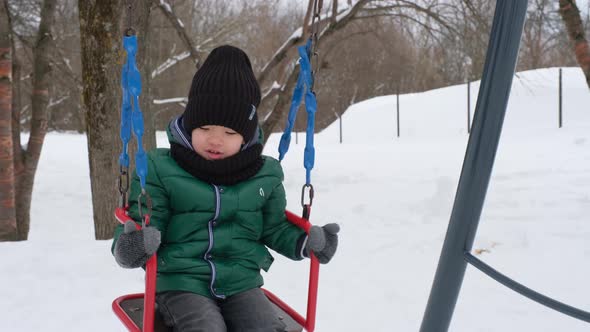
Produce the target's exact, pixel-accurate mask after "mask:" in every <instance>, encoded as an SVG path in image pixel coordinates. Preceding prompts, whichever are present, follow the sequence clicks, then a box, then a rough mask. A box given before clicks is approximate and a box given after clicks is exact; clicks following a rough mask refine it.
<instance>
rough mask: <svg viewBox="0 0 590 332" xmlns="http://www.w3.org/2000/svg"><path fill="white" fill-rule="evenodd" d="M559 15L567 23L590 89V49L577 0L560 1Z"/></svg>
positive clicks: (570, 37) (566, 25)
mask: <svg viewBox="0 0 590 332" xmlns="http://www.w3.org/2000/svg"><path fill="white" fill-rule="evenodd" d="M559 13H560V14H561V18H562V19H563V22H564V23H565V27H566V28H567V32H568V35H569V39H570V40H571V41H572V43H573V45H574V52H575V54H576V60H577V61H578V64H579V65H580V68H582V71H583V72H584V76H586V84H588V88H590V48H589V47H588V40H586V38H585V36H584V25H583V24H582V19H581V17H580V10H579V9H578V6H576V1H575V0H559Z"/></svg>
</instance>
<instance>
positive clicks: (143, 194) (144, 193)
mask: <svg viewBox="0 0 590 332" xmlns="http://www.w3.org/2000/svg"><path fill="white" fill-rule="evenodd" d="M142 197H145V205H146V207H147V209H148V211H147V213H146V214H143V212H142V210H141V207H142V206H143V205H142V202H141V198H142ZM137 208H138V212H139V218H141V226H142V227H145V226H146V225H145V221H146V218H148V217H149V216H150V215H151V214H152V197H151V196H150V194H148V192H147V191H146V190H145V189H143V188H142V189H141V194H139V196H138V197H137Z"/></svg>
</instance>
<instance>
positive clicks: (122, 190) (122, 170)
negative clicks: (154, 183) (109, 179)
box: [118, 165, 129, 208]
mask: <svg viewBox="0 0 590 332" xmlns="http://www.w3.org/2000/svg"><path fill="white" fill-rule="evenodd" d="M118 182H119V194H120V197H119V206H120V207H122V208H124V207H126V206H127V191H128V190H129V168H128V167H125V166H122V165H121V166H119V181H118Z"/></svg>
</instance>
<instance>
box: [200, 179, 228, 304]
mask: <svg viewBox="0 0 590 332" xmlns="http://www.w3.org/2000/svg"><path fill="white" fill-rule="evenodd" d="M212 186H213V188H214V189H215V215H214V216H213V219H211V220H209V223H208V224H207V227H208V231H209V247H208V248H207V251H205V255H204V256H203V259H204V260H205V261H206V262H207V263H209V266H210V267H211V282H210V283H209V291H210V292H211V294H212V295H213V296H214V297H216V298H218V299H225V295H222V294H217V292H216V291H215V278H216V277H217V271H216V269H215V264H213V261H211V250H213V243H214V239H213V227H214V226H215V224H216V223H217V218H219V211H220V210H221V197H220V194H219V187H217V186H216V185H214V184H213V185H212Z"/></svg>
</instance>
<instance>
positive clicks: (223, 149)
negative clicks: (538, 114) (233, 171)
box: [192, 125, 244, 160]
mask: <svg viewBox="0 0 590 332" xmlns="http://www.w3.org/2000/svg"><path fill="white" fill-rule="evenodd" d="M243 143H244V137H242V135H240V134H239V133H238V132H236V131H235V130H233V129H230V128H227V127H223V126H214V125H210V126H202V127H199V128H196V129H195V130H193V132H192V144H193V148H194V149H195V151H196V152H197V153H198V154H199V155H200V156H201V157H203V158H205V159H207V160H220V159H225V158H228V157H231V156H233V155H235V154H236V153H238V152H240V148H241V147H242V144H243Z"/></svg>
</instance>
